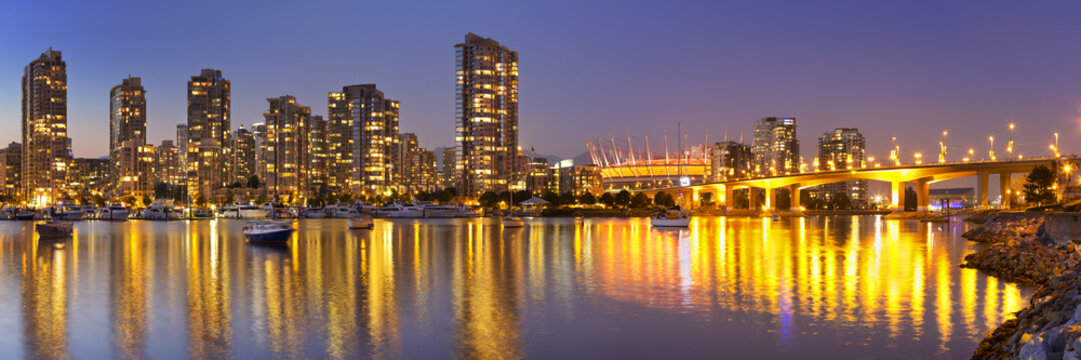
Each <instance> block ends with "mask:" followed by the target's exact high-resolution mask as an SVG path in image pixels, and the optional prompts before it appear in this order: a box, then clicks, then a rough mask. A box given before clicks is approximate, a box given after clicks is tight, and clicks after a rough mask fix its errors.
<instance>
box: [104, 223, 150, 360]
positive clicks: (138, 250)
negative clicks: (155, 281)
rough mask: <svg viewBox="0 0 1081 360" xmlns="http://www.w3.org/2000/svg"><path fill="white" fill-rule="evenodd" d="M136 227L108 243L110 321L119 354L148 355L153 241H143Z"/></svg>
mask: <svg viewBox="0 0 1081 360" xmlns="http://www.w3.org/2000/svg"><path fill="white" fill-rule="evenodd" d="M142 235H143V233H142V232H139V231H135V232H131V233H128V234H125V238H118V239H115V241H111V242H110V243H109V247H110V249H109V257H110V259H109V262H110V264H109V265H110V272H111V274H112V276H111V278H110V281H109V292H110V295H111V296H112V299H111V300H112V301H111V304H112V306H111V307H110V309H109V310H110V316H111V318H112V322H113V324H112V325H113V342H114V343H115V344H116V347H117V349H118V350H119V355H120V356H118V357H119V358H124V359H144V358H146V357H147V355H148V354H147V353H146V342H147V333H148V332H149V331H150V324H149V319H148V318H149V316H148V312H149V311H148V309H147V307H148V305H149V303H150V292H151V289H150V274H151V273H153V267H152V266H153V262H152V261H151V259H152V258H153V254H154V248H153V244H154V241H145V238H144V237H143V236H142Z"/></svg>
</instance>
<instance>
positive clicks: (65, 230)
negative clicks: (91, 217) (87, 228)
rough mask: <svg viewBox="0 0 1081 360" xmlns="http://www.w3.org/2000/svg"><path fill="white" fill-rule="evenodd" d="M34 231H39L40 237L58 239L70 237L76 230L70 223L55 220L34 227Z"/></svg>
mask: <svg viewBox="0 0 1081 360" xmlns="http://www.w3.org/2000/svg"><path fill="white" fill-rule="evenodd" d="M34 230H36V231H37V233H38V236H39V237H42V238H58V237H65V236H70V235H71V233H72V231H74V228H73V227H72V225H71V223H70V222H67V221H59V220H54V221H49V222H46V223H41V224H37V225H34Z"/></svg>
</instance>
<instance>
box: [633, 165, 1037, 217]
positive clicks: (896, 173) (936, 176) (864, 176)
mask: <svg viewBox="0 0 1081 360" xmlns="http://www.w3.org/2000/svg"><path fill="white" fill-rule="evenodd" d="M1053 163H1054V159H1032V160H1007V161H993V162H970V163H949V164H927V165H906V166H898V167H884V168H872V169H854V170H842V171H822V172H813V173H802V174H792V175H784V176H775V177H764V178H753V179H740V180H733V181H727V182H717V183H708V184H701V185H694V186H689V187H685V188H682V191H683V192H684V195H685V196H691V198H692V199H696V200H697V199H698V196H699V194H703V193H718V194H723V196H721V197H719V198H718V197H715V198H717V199H719V200H720V203H721V204H725V203H726V200H727V199H730V198H732V190H735V189H751V190H752V191H759V190H765V192H766V196H765V198H766V204H765V206H766V207H767V208H771V207H774V206H775V205H776V204H775V203H772V201H771V200H772V198H773V193H774V191H775V190H776V189H780V188H786V189H789V190H791V191H792V195H791V196H792V198H793V199H798V198H799V191H800V190H801V189H806V188H808V187H812V186H817V185H824V184H830V183H836V182H842V181H853V180H876V181H884V182H889V183H891V184H892V195H893V196H892V200H893V201H892V205H891V206H892V207H893V210H894V211H901V210H903V206H899V204H904V186H905V184H906V183H915V184H916V193H917V200H918V201H917V203H918V204H919V210H920V211H926V209H927V206H928V205H929V202H928V197H929V191H930V187H929V185H930V184H933V183H936V182H939V181H945V180H951V179H957V178H962V177H967V176H976V180H977V181H976V182H977V200H978V202H979V204H980V206H982V207H986V206H987V192H988V191H987V190H988V186H987V184H988V176H989V175H991V174H998V175H999V180H1000V181H999V186H1000V189H1001V190H1002V192H1003V193H1005V191H1006V189H1008V188H1009V187H1008V185H1009V183H1010V176H1011V175H1013V174H1019V173H1028V172H1030V171H1032V168H1033V167H1035V166H1037V165H1047V166H1050V165H1052V164H1053ZM665 190H667V191H680V190H679V188H676V187H668V188H664V189H650V190H643V191H642V192H644V193H646V194H648V195H653V194H656V193H657V192H660V191H665ZM1003 201H1004V202H1007V203H1004V205H1008V201H1009V197H1008V196H1003ZM749 202H750V207H751V208H752V209H756V208H758V204H757V198H756V197H755V196H750V197H749ZM798 208H799V202H798V201H795V202H792V210H798Z"/></svg>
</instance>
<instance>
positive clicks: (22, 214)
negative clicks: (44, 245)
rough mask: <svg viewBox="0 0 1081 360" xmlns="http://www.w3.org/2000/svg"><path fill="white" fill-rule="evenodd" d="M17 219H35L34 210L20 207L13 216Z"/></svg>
mask: <svg viewBox="0 0 1081 360" xmlns="http://www.w3.org/2000/svg"><path fill="white" fill-rule="evenodd" d="M13 218H14V219H15V220H34V210H31V209H18V210H15V215H14V216H13Z"/></svg>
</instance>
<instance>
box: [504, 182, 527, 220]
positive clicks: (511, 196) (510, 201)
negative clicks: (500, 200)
mask: <svg viewBox="0 0 1081 360" xmlns="http://www.w3.org/2000/svg"><path fill="white" fill-rule="evenodd" d="M507 194H508V195H507V197H508V198H509V199H507V213H508V214H507V216H504V217H503V227H504V228H520V227H523V226H525V221H522V217H521V216H516V215H514V214H513V213H510V207H511V204H514V193H512V192H510V188H507Z"/></svg>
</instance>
